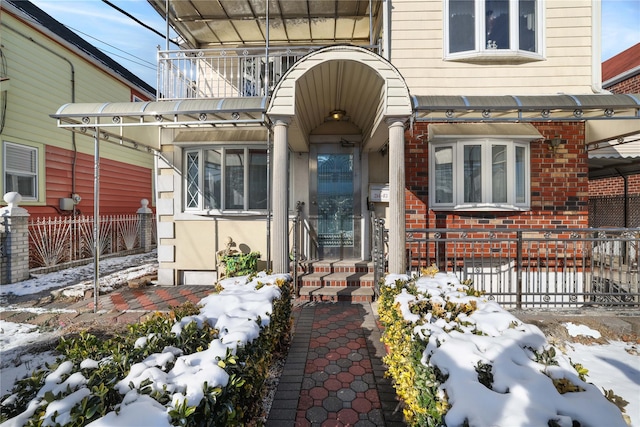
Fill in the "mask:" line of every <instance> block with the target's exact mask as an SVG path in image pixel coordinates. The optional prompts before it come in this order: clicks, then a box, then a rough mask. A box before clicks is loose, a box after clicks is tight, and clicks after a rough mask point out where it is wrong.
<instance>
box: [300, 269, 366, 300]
mask: <svg viewBox="0 0 640 427" xmlns="http://www.w3.org/2000/svg"><path fill="white" fill-rule="evenodd" d="M373 277H374V276H373V262H368V261H362V260H356V259H351V260H349V259H347V260H321V261H309V262H307V263H306V268H305V271H303V272H301V273H300V274H299V276H298V287H299V292H298V295H299V298H300V299H301V300H303V301H349V302H370V301H373V298H374V290H373Z"/></svg>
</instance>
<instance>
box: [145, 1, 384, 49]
mask: <svg viewBox="0 0 640 427" xmlns="http://www.w3.org/2000/svg"><path fill="white" fill-rule="evenodd" d="M148 2H149V3H150V4H151V6H152V7H153V8H154V9H155V10H156V11H157V12H158V13H159V14H160V15H161V16H163V17H165V19H166V18H168V20H169V22H170V24H171V25H172V27H173V28H174V29H175V30H176V32H177V33H178V34H180V36H181V37H182V39H183V41H184V44H186V45H188V46H189V47H190V48H192V49H202V48H207V47H218V46H250V45H257V46H264V45H265V43H266V41H267V35H268V36H269V37H268V39H269V42H270V43H271V45H300V44H304V45H308V44H309V43H311V44H314V45H318V44H320V45H326V44H327V43H331V44H333V43H352V44H359V45H368V44H373V43H375V42H376V41H377V40H378V39H379V38H380V34H381V31H382V7H383V4H384V2H383V1H382V0H321V1H318V0H296V1H284V2H283V1H269V2H266V1H264V0H217V1H181V0H168V1H167V0H148ZM167 6H168V14H167ZM267 11H268V20H269V28H268V29H267V26H266V22H267Z"/></svg>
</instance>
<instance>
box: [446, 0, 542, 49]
mask: <svg viewBox="0 0 640 427" xmlns="http://www.w3.org/2000/svg"><path fill="white" fill-rule="evenodd" d="M541 4H542V2H541V1H538V0H475V1H472V0H447V1H446V19H445V29H446V31H445V34H446V37H445V50H446V55H445V56H446V57H447V58H448V59H465V58H480V59H491V58H497V59H505V57H513V58H518V57H519V58H523V59H526V58H529V59H539V58H540V54H541V49H540V46H541V21H542V19H541V11H540V7H541Z"/></svg>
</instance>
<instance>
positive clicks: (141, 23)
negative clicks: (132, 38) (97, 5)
mask: <svg viewBox="0 0 640 427" xmlns="http://www.w3.org/2000/svg"><path fill="white" fill-rule="evenodd" d="M102 2H103V3H105V4H107V5H109V6H111V7H112V8H114V9H115V10H117V11H118V12H120V13H122V14H123V15H125V16H126V17H128V18H130V19H133V20H134V21H136V22H137V23H138V24H140V25H142V26H143V27H145V28H146V29H147V30H151V31H153V32H154V33H156V34H157V35H159V36H160V37H162V38H165V37H166V35H165V34H162V33H161V32H160V31H158V30H156V29H155V28H153V27H151V26H149V25H147V24H145V23H144V22H142V21H140V20H139V19H138V18H136V17H135V16H133V15H132V14H130V13H129V12H127V11H126V10H123V9H121V8H119V7H118V6H116V5H115V4H113V3H111V2H110V1H109V0H102ZM169 41H170V42H171V43H173V44H175V45H176V46H179V45H178V43H176V42H175V41H174V40H171V39H169Z"/></svg>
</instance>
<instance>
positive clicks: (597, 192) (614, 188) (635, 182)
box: [589, 174, 640, 197]
mask: <svg viewBox="0 0 640 427" xmlns="http://www.w3.org/2000/svg"><path fill="white" fill-rule="evenodd" d="M627 185H628V187H627V190H628V193H629V195H634V194H640V174H638V175H630V176H629V177H627ZM622 195H624V179H623V178H622V177H619V176H616V177H611V178H602V179H594V180H591V181H589V196H590V197H597V196H622Z"/></svg>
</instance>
